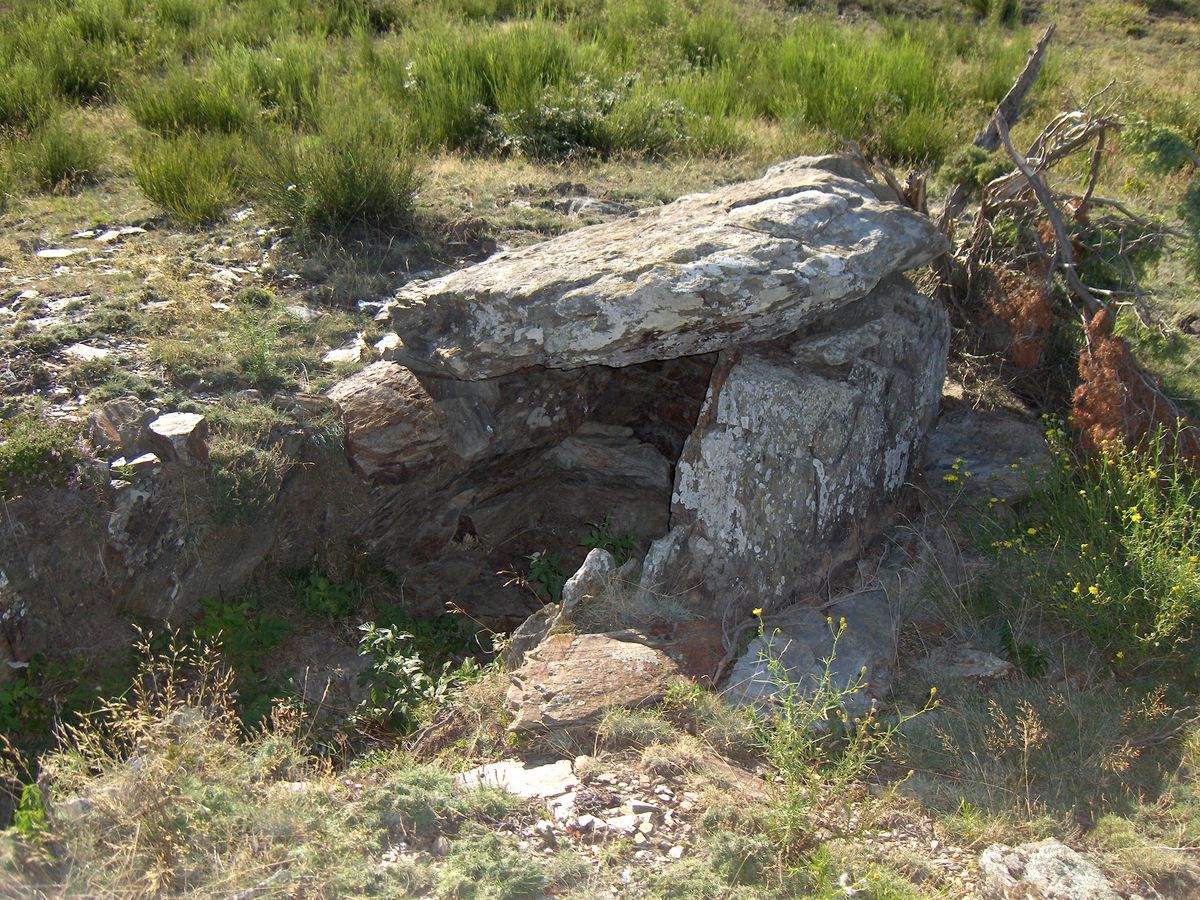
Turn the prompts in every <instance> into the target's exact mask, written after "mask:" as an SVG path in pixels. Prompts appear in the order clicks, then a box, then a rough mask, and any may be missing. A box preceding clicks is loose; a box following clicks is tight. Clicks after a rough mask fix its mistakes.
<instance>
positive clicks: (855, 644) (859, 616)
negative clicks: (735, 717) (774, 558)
mask: <svg viewBox="0 0 1200 900" xmlns="http://www.w3.org/2000/svg"><path fill="white" fill-rule="evenodd" d="M843 621H844V625H843ZM896 628H897V622H896V616H895V608H894V607H893V605H892V604H891V603H890V601H889V600H888V596H887V593H886V592H885V591H883V590H873V591H860V592H857V593H855V594H851V595H848V596H846V597H843V598H841V599H840V600H838V601H836V602H834V603H832V604H829V605H828V606H827V607H826V608H824V609H817V608H815V607H812V606H793V607H790V608H788V609H785V610H782V611H780V612H779V613H778V614H776V615H772V616H767V617H766V618H765V619H764V620H763V633H762V634H761V635H759V636H758V637H756V638H755V639H754V640H753V641H752V642H751V643H750V646H749V647H748V648H747V650H746V652H745V653H743V654H742V656H741V657H740V658H739V659H738V661H737V663H736V664H735V665H734V668H733V670H732V672H731V673H730V676H729V680H728V683H727V686H726V688H725V693H726V696H727V697H729V698H730V699H731V700H734V701H736V702H740V703H759V702H762V701H766V700H770V699H772V698H775V697H777V696H779V695H780V694H783V695H784V696H787V695H789V694H790V692H791V691H792V690H793V689H794V690H795V692H796V695H797V696H800V697H804V698H811V697H813V696H815V695H816V693H817V691H818V690H819V689H827V690H831V691H835V692H838V693H843V692H847V695H846V696H845V698H844V700H843V703H842V705H843V706H844V707H845V708H846V709H847V711H849V712H851V713H861V712H865V711H866V710H868V709H870V707H871V704H872V702H873V701H875V700H879V699H882V698H883V697H884V695H886V694H887V692H888V691H889V690H890V689H891V684H892V671H893V669H894V667H895V664H896ZM835 635H836V638H837V639H836V642H835V639H834V638H835ZM771 660H774V661H775V662H776V664H775V665H774V666H772V665H771V664H770V661H771ZM827 673H828V678H827V679H826V675H827ZM860 679H861V685H860Z"/></svg>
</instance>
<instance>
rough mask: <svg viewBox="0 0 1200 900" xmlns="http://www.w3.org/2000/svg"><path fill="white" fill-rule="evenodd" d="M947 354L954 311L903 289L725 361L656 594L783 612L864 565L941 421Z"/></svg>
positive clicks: (704, 415) (711, 608) (684, 469)
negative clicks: (852, 565)
mask: <svg viewBox="0 0 1200 900" xmlns="http://www.w3.org/2000/svg"><path fill="white" fill-rule="evenodd" d="M948 344H949V325H948V321H947V318H946V314H945V312H944V310H942V308H941V307H940V306H939V305H938V304H936V303H935V302H934V301H932V300H929V299H928V298H926V297H923V296H921V295H920V294H918V293H916V292H915V291H914V290H913V289H912V287H911V286H910V285H908V283H907V282H904V281H902V280H899V279H895V280H890V281H888V282H886V283H884V284H883V285H881V286H880V287H879V288H877V289H876V290H875V291H873V292H872V293H871V295H870V296H869V297H867V298H866V299H864V300H863V301H862V302H861V303H859V304H857V305H856V306H855V307H853V308H848V309H845V310H842V311H841V312H840V313H838V314H837V316H836V317H831V318H830V319H827V320H825V321H824V322H822V323H820V324H819V325H818V326H815V327H814V331H813V333H812V334H811V335H805V334H801V335H799V336H797V337H796V338H795V339H793V340H789V341H787V342H780V343H776V344H772V345H763V346H758V347H748V348H746V349H745V350H744V351H742V352H740V353H724V354H722V359H721V360H720V361H719V362H718V364H717V367H716V369H715V370H714V373H713V378H712V383H711V386H710V388H709V394H708V398H707V400H706V401H705V405H704V408H703V409H702V410H701V412H700V419H699V422H698V423H697V427H696V430H695V431H694V432H693V434H692V435H691V437H690V438H688V441H687V443H686V445H685V447H684V451H683V456H682V458H681V459H680V461H679V464H678V466H677V469H676V475H675V489H674V496H673V500H672V513H671V530H670V532H669V533H668V534H667V535H666V536H665V537H663V538H662V539H660V540H659V541H656V542H655V544H654V545H653V546H652V547H651V549H650V551H649V553H648V554H647V557H646V563H645V571H644V574H643V584H644V585H646V586H647V587H649V588H653V589H656V590H659V591H662V592H664V593H667V594H671V595H675V596H680V597H684V598H686V599H687V600H689V601H690V602H691V604H692V605H693V607H694V608H696V609H697V611H699V612H701V613H703V614H710V615H716V616H721V615H723V614H724V613H725V612H726V611H727V610H729V609H730V608H732V609H733V610H735V611H737V612H741V613H745V612H747V611H748V610H749V609H750V607H752V606H758V607H763V608H766V609H767V610H772V609H778V608H780V607H781V606H782V605H784V604H785V603H786V602H787V601H789V600H793V599H797V598H798V597H799V596H800V595H802V594H803V593H804V592H805V591H806V590H810V589H812V588H813V587H814V586H815V585H816V584H817V583H819V581H820V580H821V579H822V578H823V577H824V576H825V575H826V574H828V573H829V572H830V571H831V570H832V569H833V568H834V567H836V566H837V565H838V564H840V563H842V562H845V561H848V560H849V559H852V558H853V556H854V555H855V554H856V553H857V551H858V550H859V548H860V547H861V546H862V545H863V543H864V541H865V540H866V539H867V538H869V537H870V536H871V535H872V533H873V532H874V530H875V529H876V528H877V526H878V524H879V522H880V520H881V519H882V517H883V516H884V515H885V514H886V513H887V511H888V507H889V502H890V501H891V500H892V499H893V498H894V497H895V495H896V493H897V491H898V490H899V488H900V487H901V485H902V484H903V483H904V482H905V479H906V478H907V477H908V474H909V468H910V466H911V465H912V464H913V461H914V459H915V457H916V455H917V453H918V452H919V450H920V446H921V444H922V442H923V439H924V436H925V433H926V430H927V429H928V427H929V425H930V423H931V422H932V420H933V417H934V416H935V415H936V413H937V408H938V401H939V398H940V396H941V386H942V380H943V377H944V375H945V367H946V355H947V350H948Z"/></svg>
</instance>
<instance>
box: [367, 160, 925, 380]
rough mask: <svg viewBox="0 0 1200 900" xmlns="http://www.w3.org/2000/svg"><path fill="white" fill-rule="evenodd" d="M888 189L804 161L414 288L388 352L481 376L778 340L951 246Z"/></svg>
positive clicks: (403, 299)
mask: <svg viewBox="0 0 1200 900" xmlns="http://www.w3.org/2000/svg"><path fill="white" fill-rule="evenodd" d="M887 193H888V191H887V189H886V188H881V187H880V186H878V185H876V184H873V183H872V182H870V181H869V179H868V178H867V176H866V175H865V173H864V172H863V171H862V170H861V169H858V168H857V167H856V165H855V164H854V163H853V162H852V161H850V160H847V159H845V158H839V157H824V158H801V159H796V160H793V161H791V162H789V163H784V164H781V165H779V166H776V167H774V168H773V169H771V170H770V171H769V172H768V173H767V174H766V175H765V176H764V177H763V178H761V179H758V180H755V181H747V182H740V183H738V184H733V185H730V186H728V187H724V188H720V189H718V190H716V191H713V192H711V193H708V194H696V195H692V196H688V197H683V198H681V199H679V200H677V201H675V202H674V203H670V204H667V205H666V206H662V207H659V208H656V209H652V210H649V211H645V212H642V213H641V214H639V215H637V216H630V217H626V218H622V219H619V220H617V221H614V222H608V223H604V224H600V225H594V226H591V227H588V228H583V229H580V230H578V231H574V232H571V233H569V234H566V235H563V236H561V237H558V238H554V239H553V240H550V241H546V242H545V243H542V244H537V245H535V246H532V247H527V248H523V249H521V250H517V251H513V252H510V253H501V254H498V255H497V256H494V257H492V258H491V259H488V260H487V261H485V262H483V263H480V264H478V265H475V266H471V267H469V268H466V269H462V270H460V271H457V272H453V273H451V274H449V275H446V276H443V277H441V278H437V279H434V280H432V281H426V282H418V283H414V284H410V285H408V286H406V287H405V288H404V289H402V290H401V291H400V292H399V294H397V296H396V298H395V299H394V300H393V301H392V303H391V304H390V306H389V307H388V308H387V309H385V310H384V312H382V313H381V314H380V317H381V319H383V320H385V321H386V322H387V323H388V325H389V326H390V327H391V329H392V330H393V331H394V332H395V333H396V334H397V335H398V336H399V339H400V340H399V343H398V344H397V343H396V342H395V341H392V342H391V346H393V349H392V350H390V351H388V355H389V357H390V358H392V359H395V360H397V361H399V362H401V363H403V364H404V365H406V366H408V367H410V368H412V369H415V370H418V371H424V372H430V373H436V374H443V375H450V376H453V377H455V378H461V379H483V378H491V377H495V376H498V375H504V374H507V373H511V372H516V371H518V370H521V369H525V368H528V367H531V366H546V367H550V368H565V369H571V368H578V367H581V366H589V365H604V366H628V365H631V364H634V363H641V362H645V361H647V360H652V359H674V358H676V357H680V356H689V355H695V354H702V353H707V352H709V351H714V350H721V349H726V348H730V347H735V346H739V345H742V344H746V343H749V342H753V341H763V340H770V339H774V338H779V337H782V336H784V335H787V334H790V333H792V332H794V331H796V330H797V329H800V328H803V327H804V326H806V325H807V324H809V323H811V322H813V321H815V320H816V319H818V318H820V317H821V316H823V315H825V314H826V313H828V312H830V311H831V310H835V309H838V308H841V307H844V306H846V305H848V304H850V303H853V302H854V301H855V300H857V299H859V298H861V297H863V296H865V295H866V294H868V293H869V292H870V291H871V290H872V289H873V288H874V287H875V285H876V284H878V283H879V282H880V281H881V280H882V279H884V278H886V277H887V276H888V275H891V274H892V273H895V272H899V271H903V270H905V269H910V268H913V267H915V266H919V265H921V264H923V263H926V262H928V261H929V260H930V259H933V258H934V257H936V256H938V255H940V254H941V253H943V252H945V249H946V244H945V240H944V239H943V238H942V236H941V235H940V234H939V233H938V232H937V230H936V229H935V228H934V227H933V225H932V223H931V222H930V221H929V220H928V219H927V218H926V217H924V216H921V215H919V214H918V213H915V212H913V211H912V210H911V209H908V208H907V207H905V206H903V205H901V204H900V203H897V202H894V199H891V198H887ZM883 198H887V199H883Z"/></svg>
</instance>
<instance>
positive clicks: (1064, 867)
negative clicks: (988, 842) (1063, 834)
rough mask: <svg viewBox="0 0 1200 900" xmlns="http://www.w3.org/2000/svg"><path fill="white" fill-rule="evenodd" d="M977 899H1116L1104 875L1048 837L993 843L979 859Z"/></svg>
mask: <svg viewBox="0 0 1200 900" xmlns="http://www.w3.org/2000/svg"><path fill="white" fill-rule="evenodd" d="M979 897H980V898H981V900H1118V898H1119V897H1120V895H1119V894H1118V893H1117V892H1116V890H1114V889H1113V886H1112V885H1111V884H1110V883H1109V881H1108V879H1107V878H1105V877H1104V873H1103V872H1101V871H1100V869H1099V868H1097V867H1096V865H1095V863H1092V862H1090V861H1089V860H1087V859H1085V858H1084V857H1082V856H1080V855H1079V854H1078V853H1076V852H1075V851H1074V850H1072V849H1071V848H1070V847H1068V846H1066V845H1065V844H1063V843H1061V842H1060V841H1057V840H1055V839H1054V838H1050V839H1049V840H1045V841H1038V842H1036V843H1030V844H1021V845H1020V846H1017V847H1008V846H1005V845H1004V844H993V845H992V846H990V847H988V848H987V849H986V850H984V851H983V854H982V855H981V856H980V857H979Z"/></svg>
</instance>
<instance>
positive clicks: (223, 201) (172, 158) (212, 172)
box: [133, 132, 240, 227]
mask: <svg viewBox="0 0 1200 900" xmlns="http://www.w3.org/2000/svg"><path fill="white" fill-rule="evenodd" d="M239 147H240V144H239V143H238V141H237V140H236V139H235V138H230V137H225V136H222V135H205V134H197V133H193V132H188V133H185V134H182V135H180V136H178V137H175V138H169V139H165V140H161V139H155V140H152V141H150V142H148V143H146V144H145V145H143V146H142V147H141V148H140V149H139V150H138V151H137V153H136V154H135V155H134V160H133V175H134V178H135V179H136V180H137V184H138V187H139V188H140V189H141V191H142V193H143V194H145V195H146V196H147V197H148V198H150V199H151V200H153V201H154V202H155V203H157V204H158V205H159V206H161V207H162V208H163V209H165V210H166V211H167V212H168V213H169V214H170V215H171V217H172V218H174V219H176V220H177V221H179V222H181V223H183V224H184V225H188V226H191V227H196V226H199V225H203V224H205V223H206V222H211V221H213V220H215V219H217V218H218V217H219V216H220V215H221V214H222V213H224V212H225V210H226V209H228V208H229V207H230V206H231V205H232V204H233V203H234V201H235V199H236V198H237V194H238V170H237V159H238V150H239Z"/></svg>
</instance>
